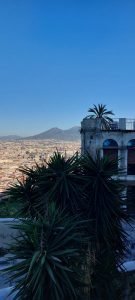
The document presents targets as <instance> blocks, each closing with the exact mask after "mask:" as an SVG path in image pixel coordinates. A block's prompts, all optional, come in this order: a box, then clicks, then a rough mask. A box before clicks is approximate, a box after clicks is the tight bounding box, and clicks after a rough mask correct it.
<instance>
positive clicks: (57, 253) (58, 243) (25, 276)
mask: <svg viewBox="0 0 135 300" xmlns="http://www.w3.org/2000/svg"><path fill="white" fill-rule="evenodd" d="M84 223H85V222H84ZM83 226H84V225H83V222H80V221H78V220H77V219H76V217H69V216H68V215H67V214H66V213H65V212H64V211H63V212H62V211H59V210H57V209H56V208H55V205H51V206H49V209H48V215H47V216H46V218H41V217H40V218H39V219H38V220H36V219H35V220H32V219H31V220H24V221H22V222H21V223H19V224H17V225H14V226H13V227H14V228H16V229H18V230H19V232H20V235H18V237H17V238H16V239H15V241H14V243H13V244H12V245H11V246H10V249H9V250H10V253H11V254H13V260H15V259H17V261H18V263H17V264H15V265H13V266H12V267H9V268H7V269H6V272H8V273H9V274H10V280H13V281H14V282H15V287H14V289H13V290H12V293H14V292H16V296H15V298H14V299H26V300H44V299H47V300H49V299H50V300H61V299H64V300H65V299H78V298H77V297H78V288H79V287H80V286H81V285H82V264H83V257H84V251H83V249H84V244H85V243H86V237H85V235H84V230H83ZM11 259H12V258H11ZM11 259H10V262H11Z"/></svg>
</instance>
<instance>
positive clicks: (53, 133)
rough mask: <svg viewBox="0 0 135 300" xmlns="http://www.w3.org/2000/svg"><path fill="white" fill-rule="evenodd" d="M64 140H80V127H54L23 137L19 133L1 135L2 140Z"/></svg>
mask: <svg viewBox="0 0 135 300" xmlns="http://www.w3.org/2000/svg"><path fill="white" fill-rule="evenodd" d="M19 139H20V140H21V139H23V140H45V139H46V140H59V141H60V140H63V141H79V140H80V127H79V126H74V127H72V128H69V129H65V130H63V129H60V128H58V127H53V128H51V129H49V130H47V131H44V132H41V133H39V134H36V135H32V136H28V137H26V138H24V137H23V138H22V137H20V136H18V135H8V136H0V140H2V141H6V140H7V141H14V140H19Z"/></svg>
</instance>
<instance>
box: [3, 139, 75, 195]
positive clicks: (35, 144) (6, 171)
mask: <svg viewBox="0 0 135 300" xmlns="http://www.w3.org/2000/svg"><path fill="white" fill-rule="evenodd" d="M57 150H58V151H59V152H60V153H61V154H62V155H64V156H66V157H67V158H68V157H70V156H72V155H73V154H74V153H75V152H77V151H78V152H80V142H79V141H75V142H70V141H68V142H66V141H56V140H19V141H0V193H1V192H3V191H4V190H5V189H6V188H7V187H8V186H9V185H10V184H12V183H14V182H16V180H17V178H20V177H21V173H20V172H19V170H18V168H19V167H22V166H27V167H32V166H34V165H35V164H36V163H38V164H40V165H41V164H43V163H45V162H48V160H49V157H50V156H51V155H52V154H53V153H54V152H55V151H57Z"/></svg>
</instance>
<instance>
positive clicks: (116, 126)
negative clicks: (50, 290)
mask: <svg viewBox="0 0 135 300" xmlns="http://www.w3.org/2000/svg"><path fill="white" fill-rule="evenodd" d="M104 130H105V129H104ZM109 130H112V131H117V130H120V131H121V130H123V131H135V119H126V118H117V119H116V118H114V119H113V123H111V124H110V128H109Z"/></svg>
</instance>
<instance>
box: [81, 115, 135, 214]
mask: <svg viewBox="0 0 135 300" xmlns="http://www.w3.org/2000/svg"><path fill="white" fill-rule="evenodd" d="M97 151H99V152H100V155H101V157H103V156H104V155H107V156H109V157H110V158H116V159H117V161H118V170H119V169H122V170H123V172H122V175H120V173H119V172H118V176H119V177H120V179H121V180H122V181H123V183H124V184H125V193H126V194H127V197H126V198H127V200H126V206H127V209H128V211H129V213H130V214H135V120H131V119H126V118H120V119H115V120H114V121H113V123H112V124H110V128H109V129H102V126H101V120H100V119H92V118H88V117H87V118H84V119H83V120H82V122H81V152H82V154H84V153H86V152H89V153H90V154H91V155H92V157H93V158H94V157H95V156H96V152H97Z"/></svg>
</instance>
